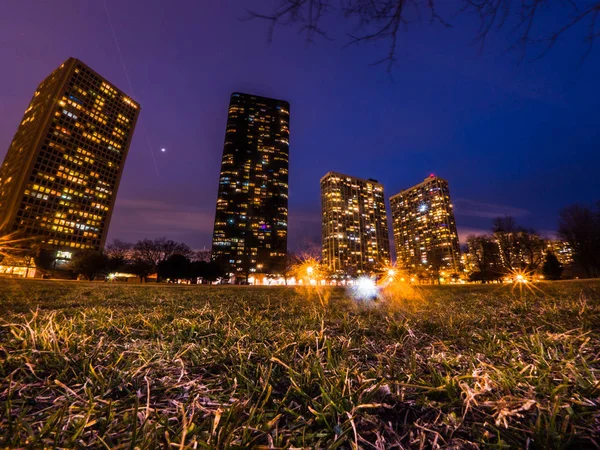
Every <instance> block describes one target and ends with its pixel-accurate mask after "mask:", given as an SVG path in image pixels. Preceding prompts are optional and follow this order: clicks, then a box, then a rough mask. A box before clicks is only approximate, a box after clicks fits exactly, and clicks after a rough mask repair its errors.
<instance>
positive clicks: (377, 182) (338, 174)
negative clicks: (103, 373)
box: [320, 171, 382, 186]
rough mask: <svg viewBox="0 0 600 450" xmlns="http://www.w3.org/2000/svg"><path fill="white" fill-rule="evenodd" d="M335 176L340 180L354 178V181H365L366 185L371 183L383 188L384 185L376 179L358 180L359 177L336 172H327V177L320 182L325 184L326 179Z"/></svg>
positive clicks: (324, 176)
mask: <svg viewBox="0 0 600 450" xmlns="http://www.w3.org/2000/svg"><path fill="white" fill-rule="evenodd" d="M334 175H335V176H338V177H340V178H352V179H353V180H358V181H363V182H365V183H367V182H370V183H373V184H377V185H379V186H382V184H381V183H380V182H379V181H377V180H376V179H374V178H358V177H353V176H351V175H346V174H344V173H340V172H334V171H329V172H327V173H326V174H325V175H323V177H321V180H320V181H321V182H323V180H325V179H326V178H328V177H330V176H334Z"/></svg>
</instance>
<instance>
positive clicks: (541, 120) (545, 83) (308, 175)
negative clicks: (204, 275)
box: [0, 1, 600, 249]
mask: <svg viewBox="0 0 600 450" xmlns="http://www.w3.org/2000/svg"><path fill="white" fill-rule="evenodd" d="M107 4H108V8H109V10H110V11H111V15H112V29H111V23H110V22H109V20H108V18H107V16H106V12H105V11H104V8H103V7H102V5H99V6H98V5H94V4H89V5H88V4H86V5H82V6H81V7H80V8H73V9H66V8H65V9H64V10H63V11H58V10H56V9H55V8H52V7H51V6H50V5H45V4H39V3H35V4H34V3H33V2H29V3H28V2H27V1H25V2H22V3H20V4H18V5H17V4H12V5H9V6H7V14H8V16H10V17H11V19H12V20H11V21H9V23H7V26H6V27H5V28H4V29H3V30H0V36H1V37H2V39H3V42H6V43H7V45H6V46H3V47H2V48H1V50H0V52H1V54H0V56H1V57H2V58H3V61H4V62H5V63H6V64H5V66H6V68H5V71H4V72H3V74H1V75H0V81H1V82H2V85H3V86H5V88H4V89H3V92H2V95H1V96H0V113H1V116H2V117H3V119H4V120H3V121H2V123H0V158H2V157H4V155H5V152H6V150H7V149H8V146H9V144H10V140H11V139H12V136H13V135H14V132H15V131H16V128H17V126H18V121H19V119H20V117H21V115H22V112H23V110H24V109H25V108H26V105H27V102H28V100H29V98H30V95H31V90H32V88H33V86H35V85H37V83H39V81H40V79H41V78H42V77H43V76H44V75H45V74H47V73H49V72H50V71H51V70H52V69H53V68H54V67H55V66H56V65H58V64H59V63H60V62H61V61H62V60H64V59H65V58H66V56H68V55H74V56H79V57H81V58H82V59H84V60H85V61H86V63H88V64H89V65H90V66H92V67H94V68H95V69H96V70H98V71H99V72H101V73H103V74H105V76H106V77H107V78H108V79H110V80H114V82H115V84H116V85H118V86H121V87H122V88H126V89H125V90H126V91H127V92H128V93H130V94H131V95H132V97H133V98H135V99H136V100H138V101H139V102H140V103H141V104H142V105H143V107H144V112H143V114H142V119H141V122H142V123H141V124H140V127H139V130H138V132H137V133H136V137H135V139H134V141H133V144H132V150H131V152H130V156H129V162H128V165H127V167H126V169H125V173H124V176H123V183H122V186H121V190H120V194H119V197H118V200H117V204H116V208H115V212H114V216H113V220H112V226H111V233H110V236H109V240H111V239H112V238H116V237H118V238H121V239H125V240H129V241H134V240H137V239H139V238H141V237H144V236H149V237H155V236H160V235H165V236H167V237H170V238H173V239H178V240H184V241H186V242H189V243H190V244H191V245H192V246H194V247H195V248H202V247H204V246H206V247H208V246H210V242H211V235H212V227H213V220H214V198H216V186H217V183H218V166H219V164H220V158H221V150H222V131H221V130H222V129H223V127H224V125H225V123H226V115H227V109H226V105H225V104H224V102H223V98H226V96H228V95H229V94H230V93H231V92H232V91H236V90H242V91H245V92H253V93H256V94H260V95H265V96H269V97H275V98H286V99H288V100H289V101H290V102H291V103H292V105H293V106H294V114H295V116H294V117H295V119H294V121H295V124H294V127H295V135H294V141H295V145H297V146H298V147H297V148H298V149H299V151H298V153H297V154H296V155H292V160H291V167H292V168H293V170H292V174H291V178H290V196H291V198H290V205H289V206H290V220H289V221H290V224H291V225H290V248H292V249H296V248H298V247H300V246H301V245H302V244H303V242H304V241H305V240H306V239H311V240H312V241H313V242H315V243H318V242H319V240H320V238H319V237H320V211H319V207H318V202H319V187H318V180H319V178H320V176H321V175H322V173H323V172H325V171H326V170H328V169H336V170H340V171H341V172H344V173H353V174H359V175H360V176H362V177H364V178H370V177H371V178H376V179H378V180H380V181H381V182H382V183H383V184H384V185H385V186H386V189H387V190H388V191H389V192H398V191H399V190H400V189H402V188H405V187H406V186H408V185H410V182H411V180H414V178H415V177H417V179H418V178H421V177H424V176H426V175H427V174H428V173H430V172H434V173H437V174H440V175H441V176H443V177H444V178H447V179H449V180H450V181H451V183H452V185H453V197H454V199H453V200H454V203H455V205H456V216H457V222H458V228H459V233H460V234H462V237H463V238H464V236H465V235H466V234H469V233H470V232H471V231H479V232H481V231H488V230H489V220H490V218H491V217H493V216H495V215H500V216H502V215H505V214H509V215H514V216H516V217H517V218H518V219H519V221H520V222H521V223H524V224H526V225H527V226H531V227H535V228H537V229H538V230H539V231H540V232H543V233H545V232H549V233H550V232H553V231H554V229H555V228H556V216H557V211H558V210H559V209H560V208H561V207H562V206H565V205H567V204H571V203H575V202H583V203H588V202H591V201H593V200H594V198H593V192H594V186H595V178H594V169H593V168H594V167H595V166H596V165H597V158H598V156H597V152H595V150H594V149H595V148H597V142H598V134H597V133H598V132H597V131H596V128H595V127H594V126H593V123H594V120H593V117H594V107H593V103H594V102H593V96H590V95H589V92H590V89H592V88H593V86H594V82H593V80H594V79H596V78H597V76H598V74H599V73H600V67H599V65H598V64H597V61H596V60H594V59H593V58H592V57H589V58H588V59H587V60H586V61H584V63H583V66H582V67H580V66H578V63H579V59H578V57H579V55H577V56H576V57H575V56H574V57H573V58H569V55H570V54H571V53H573V52H572V51H571V48H572V47H571V46H569V45H567V43H566V44H565V45H564V46H561V45H558V46H557V47H556V48H555V49H554V50H553V52H551V53H550V54H549V55H548V56H546V57H545V58H543V59H541V60H539V61H536V62H532V63H529V62H528V63H525V64H522V65H518V64H517V61H516V58H515V57H512V56H510V55H505V54H504V53H503V51H502V50H503V46H502V44H503V42H491V43H490V44H488V46H487V47H486V49H485V52H484V53H483V54H481V55H480V56H478V52H477V49H476V48H473V47H472V46H470V44H469V38H470V36H467V34H468V33H467V32H462V31H461V30H460V29H458V30H456V31H455V32H454V34H452V35H451V36H452V37H453V38H454V40H453V41H452V42H449V41H448V40H447V39H446V38H445V36H447V35H446V34H445V33H446V32H445V31H444V30H439V29H434V30H430V29H427V31H426V32H427V35H428V36H429V37H428V38H425V39H424V40H421V39H420V38H421V37H423V36H425V31H424V30H420V29H416V30H414V31H412V32H411V33H413V34H411V36H415V35H416V38H417V39H416V40H418V41H419V43H418V44H408V43H403V46H402V48H401V49H400V51H401V54H400V56H401V59H400V61H399V64H398V66H397V67H396V68H393V69H392V72H391V74H388V73H387V72H386V71H385V68H383V67H371V66H369V63H370V62H372V60H373V49H371V48H370V47H369V48H368V49H367V48H366V47H365V48H363V47H351V48H348V49H345V50H341V49H340V47H341V43H340V42H339V41H338V42H328V41H318V42H317V43H316V45H314V46H311V47H310V48H308V49H306V48H305V45H304V42H303V41H302V39H301V38H298V37H297V36H296V32H295V31H294V30H287V29H281V30H278V33H277V34H276V36H275V39H274V41H273V44H272V45H270V46H269V45H267V44H266V33H267V26H266V25H265V24H264V22H260V21H239V20H238V19H239V18H240V16H242V15H243V14H244V11H245V7H244V4H243V3H242V2H236V1H234V2H232V3H231V4H229V5H208V6H203V7H202V8H200V7H197V6H194V5H193V4H192V3H186V2H183V3H182V4H181V5H180V6H179V7H178V8H175V9H169V8H167V7H166V6H164V5H161V4H160V3H159V2H149V3H148V7H147V8H144V9H142V10H140V9H139V8H136V7H135V5H130V4H127V5H120V6H119V7H118V8H117V4H116V3H115V2H112V1H108V2H107ZM33 5H35V7H33ZM117 11H118V12H119V14H117ZM200 13H201V14H200ZM465 20H466V19H465ZM57 21H58V22H60V23H63V22H64V23H67V22H68V23H71V24H75V25H73V27H65V28H63V29H62V31H61V33H56V32H55V30H54V27H53V25H52V23H55V22H57ZM84 23H85V26H83V24H84ZM159 29H165V30H167V32H166V33H159V32H157V31H156V30H159ZM112 30H114V33H115V36H116V39H117V41H118V42H119V44H120V45H119V47H120V49H121V52H122V53H121V54H120V53H119V51H118V50H117V47H116V45H115V39H114V36H113V34H112ZM227 30H228V31H227ZM335 30H337V31H343V26H342V25H341V24H339V26H338V25H337V24H334V31H335ZM429 33H431V34H429ZM242 36H243V37H242ZM407 36H408V34H407ZM208 37H210V39H209V38H208ZM233 43H235V45H234V44H233ZM8 44H10V45H8ZM449 46H451V47H452V49H453V50H454V51H453V53H452V58H449V57H447V56H445V53H446V51H447V49H448V48H449ZM379 50H381V51H385V48H375V51H376V52H377V51H379ZM157 55H158V57H159V59H158V60H157V59H156V57H157ZM122 61H123V62H124V64H125V68H126V70H124V68H123V63H122ZM158 61H160V62H158ZM557 61H561V62H563V61H564V64H558V63H557ZM248 67H252V68H253V70H246V68H248ZM442 73H443V74H444V75H443V76H441V75H439V74H442ZM128 78H129V80H130V81H131V83H130V82H129V81H128ZM392 79H393V80H392ZM8 86H9V87H10V89H9V88H7V87H8ZM130 86H133V88H134V90H133V92H129V91H130ZM165 86H168V89H165V88H164V87H165ZM161 148H165V149H166V152H164V153H161V152H160V149H161ZM152 152H153V154H152ZM566 154H570V156H569V158H568V159H565V156H564V155H566ZM154 159H156V166H155V163H154ZM157 167H158V175H157ZM548 178H551V179H553V180H555V182H553V183H548V182H547V179H548ZM575 186H577V187H576V188H575ZM197 192H201V195H197Z"/></svg>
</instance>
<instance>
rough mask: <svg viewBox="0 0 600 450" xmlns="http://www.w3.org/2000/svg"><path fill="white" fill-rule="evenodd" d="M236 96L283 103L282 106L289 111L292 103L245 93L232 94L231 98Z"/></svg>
mask: <svg viewBox="0 0 600 450" xmlns="http://www.w3.org/2000/svg"><path fill="white" fill-rule="evenodd" d="M235 96H244V97H251V98H256V99H258V100H265V101H267V102H275V103H281V104H283V105H286V106H287V109H288V111H289V109H290V102H288V101H286V100H279V99H277V98H272V97H263V96H260V95H255V94H247V93H245V92H232V93H231V97H235Z"/></svg>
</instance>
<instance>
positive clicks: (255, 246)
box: [212, 92, 290, 279]
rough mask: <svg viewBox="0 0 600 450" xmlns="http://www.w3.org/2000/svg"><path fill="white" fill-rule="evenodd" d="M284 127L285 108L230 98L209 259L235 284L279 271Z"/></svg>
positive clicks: (284, 227)
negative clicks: (257, 275) (248, 278)
mask: <svg viewBox="0 0 600 450" xmlns="http://www.w3.org/2000/svg"><path fill="white" fill-rule="evenodd" d="M289 127H290V105H289V103H288V102H285V101H282V100H274V99H271V98H265V97H258V96H255V95H249V94H241V93H237V92H236V93H233V94H232V95H231V99H230V103H229V113H228V116H227V129H226V132H225V145H224V148H223V158H222V161H221V175H220V178H219V193H218V197H217V208H216V214H215V226H214V232H213V242H212V258H213V260H215V261H217V262H219V263H220V264H221V265H222V266H223V267H224V268H225V270H226V271H227V272H228V273H229V274H230V275H233V276H235V277H236V278H238V279H243V278H247V277H248V276H249V275H250V274H252V273H269V274H276V273H281V271H282V270H283V268H284V264H285V256H286V252H287V232H288V222H287V221H288V166H289V164H288V158H289V139H290V128H289Z"/></svg>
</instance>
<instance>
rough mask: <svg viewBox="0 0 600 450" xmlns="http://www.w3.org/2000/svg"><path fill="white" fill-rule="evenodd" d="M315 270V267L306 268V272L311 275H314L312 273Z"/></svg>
mask: <svg viewBox="0 0 600 450" xmlns="http://www.w3.org/2000/svg"><path fill="white" fill-rule="evenodd" d="M314 270H315V269H314V268H313V267H307V268H306V273H307V274H309V275H312V273H313V272H314Z"/></svg>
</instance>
